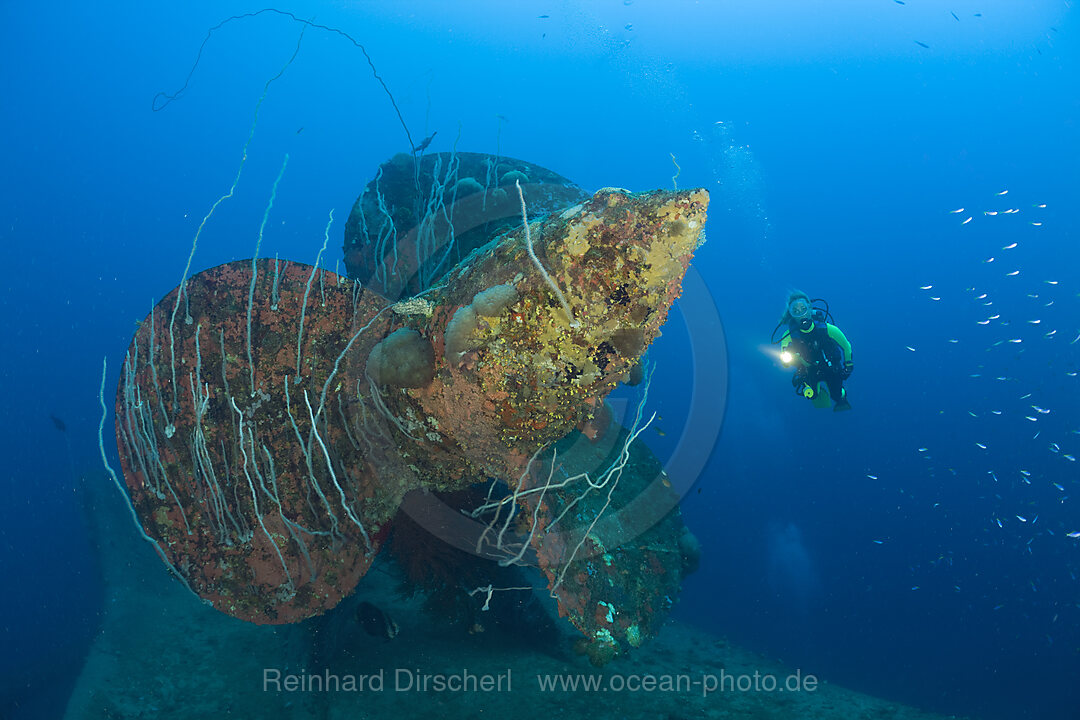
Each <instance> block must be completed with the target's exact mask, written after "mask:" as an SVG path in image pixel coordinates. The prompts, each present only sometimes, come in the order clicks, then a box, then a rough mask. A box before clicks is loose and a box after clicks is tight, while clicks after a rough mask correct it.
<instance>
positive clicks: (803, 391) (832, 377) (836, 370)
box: [772, 291, 855, 411]
mask: <svg viewBox="0 0 1080 720" xmlns="http://www.w3.org/2000/svg"><path fill="white" fill-rule="evenodd" d="M815 303H824V305H825V307H824V308H821V307H816V306H815ZM830 320H832V314H831V313H830V312H829V304H828V303H827V302H825V301H824V300H822V299H821V298H815V299H813V300H811V299H810V297H809V296H808V295H807V294H806V293H802V292H798V291H795V292H793V293H791V295H790V296H788V301H787V307H786V308H785V309H784V316H783V317H782V318H781V319H780V322H779V323H778V324H777V326H776V328H775V329H774V330H773V335H772V341H773V343H780V360H781V362H783V363H784V367H794V368H795V374H794V375H793V376H792V378H791V384H792V385H793V386H794V387H795V392H797V393H798V394H800V395H802V396H803V397H805V398H806V399H808V400H810V401H812V402H813V404H814V406H815V407H823V408H824V407H828V406H829V401H830V399H831V400H834V401H835V402H836V404H835V405H834V406H833V410H834V411H841V410H850V409H851V403H850V402H848V399H847V390H845V389H844V381H845V380H847V379H848V377H850V376H851V373H852V371H853V370H854V369H855V363H854V362H853V361H852V359H851V343H849V342H848V339H847V338H846V337H844V333H842V332H840V328H838V327H836V326H835V325H833V324H832V323H831V322H829V321H830ZM781 328H786V330H785V331H784V334H783V335H782V336H781V337H780V339H779V340H777V339H776V333H777V331H779V330H780V329H781Z"/></svg>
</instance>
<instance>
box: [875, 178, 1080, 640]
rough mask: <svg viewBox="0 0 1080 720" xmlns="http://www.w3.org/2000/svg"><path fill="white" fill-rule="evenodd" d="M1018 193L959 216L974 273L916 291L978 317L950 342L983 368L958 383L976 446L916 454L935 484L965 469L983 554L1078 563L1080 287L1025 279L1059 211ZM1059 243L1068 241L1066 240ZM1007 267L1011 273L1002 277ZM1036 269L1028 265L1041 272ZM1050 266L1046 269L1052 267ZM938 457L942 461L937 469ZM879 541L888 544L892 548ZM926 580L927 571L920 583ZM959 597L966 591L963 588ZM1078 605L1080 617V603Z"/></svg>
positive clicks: (1069, 566)
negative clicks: (1051, 556)
mask: <svg viewBox="0 0 1080 720" xmlns="http://www.w3.org/2000/svg"><path fill="white" fill-rule="evenodd" d="M1018 195H1019V196H1021V197H1022V196H1023V192H1022V191H1019V192H1014V193H1012V194H1010V192H1009V189H1001V190H1000V191H997V192H994V193H992V194H989V195H988V196H987V197H984V198H982V199H978V200H977V201H976V203H975V206H976V207H979V206H982V208H981V209H978V210H977V211H975V212H972V211H971V210H969V209H968V208H970V207H971V205H970V204H968V205H966V206H961V207H953V208H951V209H948V210H947V211H946V213H945V217H946V218H948V219H949V224H950V225H951V226H952V227H954V228H956V230H955V232H957V233H959V235H958V236H957V247H958V248H963V252H967V253H970V260H969V262H970V266H969V267H970V272H968V273H957V272H953V273H949V274H948V275H944V276H942V277H933V276H927V277H925V278H924V279H923V282H922V283H921V284H916V285H915V287H917V288H918V290H917V291H913V292H915V294H917V295H918V296H921V297H922V298H925V299H926V300H929V301H931V302H932V303H936V304H930V303H928V305H929V306H930V307H933V308H939V307H941V308H943V307H948V308H949V309H950V311H951V313H950V317H949V320H950V321H952V320H953V319H955V318H956V317H957V316H962V317H966V318H968V322H970V323H971V325H970V326H968V327H971V328H972V330H971V331H966V330H963V329H958V330H955V331H954V332H957V333H958V334H957V335H956V336H954V337H951V338H942V341H943V342H947V343H948V345H952V346H955V345H960V346H961V347H964V348H967V349H968V350H970V351H971V357H972V358H974V367H971V366H970V365H969V366H968V367H965V368H964V370H963V375H961V377H959V378H956V380H955V384H956V386H957V392H958V397H964V398H967V400H964V401H963V402H965V403H970V405H969V407H967V408H962V409H961V411H960V413H959V415H960V417H958V418H956V419H955V423H956V425H957V428H956V436H957V437H966V438H972V439H970V440H969V442H968V443H966V444H963V443H960V444H958V443H952V444H951V445H950V444H948V443H947V441H946V440H945V439H943V438H934V439H933V440H934V441H933V442H930V443H927V444H925V445H923V446H919V447H916V448H915V453H916V454H917V455H916V456H917V457H918V458H919V459H920V460H921V461H923V462H925V463H926V465H927V472H928V473H929V474H930V476H931V477H939V476H941V475H942V468H941V466H940V465H939V464H938V463H939V462H940V464H941V465H944V464H945V463H950V464H953V465H954V467H947V468H946V469H947V471H948V473H949V478H950V480H949V482H951V483H955V482H964V483H967V484H966V485H965V487H968V488H970V490H971V494H972V505H973V506H975V507H978V508H981V509H982V510H983V517H984V520H983V523H984V525H983V529H982V530H980V531H978V532H979V536H980V537H979V538H978V541H979V542H980V543H981V544H984V545H986V546H987V547H993V548H1001V549H1006V548H1007V549H1009V550H1011V551H1014V552H1016V553H1019V554H1021V555H1035V554H1037V553H1039V552H1040V550H1042V549H1050V550H1053V551H1055V552H1064V553H1068V554H1066V555H1065V556H1064V557H1067V558H1068V557H1080V544H1075V543H1078V542H1080V508H1078V507H1076V503H1080V498H1077V499H1074V498H1073V497H1072V494H1073V493H1074V492H1077V491H1078V488H1080V467H1078V466H1076V465H1075V464H1074V463H1075V462H1076V452H1077V450H1080V412H1077V410H1076V405H1077V402H1076V401H1077V399H1078V398H1080V385H1077V383H1078V382H1080V377H1078V375H1080V348H1070V347H1069V346H1070V345H1076V344H1077V343H1078V342H1080V309H1078V298H1080V277H1077V279H1076V280H1071V279H1070V278H1066V277H1055V276H1051V277H1046V276H1041V277H1040V276H1039V275H1038V274H1037V273H1036V272H1035V271H1033V270H1030V269H1025V260H1026V259H1028V258H1040V257H1041V258H1045V257H1046V256H1047V252H1048V251H1050V250H1052V248H1050V247H1048V245H1047V243H1048V242H1049V241H1048V239H1047V238H1049V237H1050V235H1047V234H1046V233H1047V232H1048V230H1047V228H1046V226H1045V225H1044V223H1045V222H1046V220H1047V217H1048V216H1047V214H1046V213H1047V204H1046V203H1044V202H1039V201H1035V202H1032V201H1030V200H1026V201H1017V199H1016V198H1017V196H1018ZM953 223H955V224H953ZM960 228H962V230H961V229H960ZM1055 242H1061V240H1060V238H1058V239H1056V240H1055ZM991 252H997V253H1001V255H1000V256H995V255H991V254H990V253H991ZM995 260H1000V261H1001V262H997V263H995ZM1004 262H1008V265H1006V266H1005V267H1001V265H1002V264H1003V263H1004ZM1034 263H1035V261H1034V260H1032V262H1031V263H1030V264H1029V265H1028V267H1029V268H1032V267H1035V265H1034ZM1041 266H1042V267H1045V266H1046V265H1045V261H1044V262H1043V263H1042V265H1041ZM995 268H997V270H996V271H995ZM1060 270H1061V272H1062V273H1063V275H1064V273H1065V272H1068V269H1067V268H1066V267H1061V268H1060ZM956 278H963V279H956ZM1070 280H1071V281H1070ZM1062 306H1065V307H1062ZM990 308H993V309H992V310H991V309H990ZM1069 338H1072V339H1071V340H1069ZM972 343H974V347H971V344H972ZM896 347H897V349H899V350H908V351H911V352H914V351H915V347H914V346H913V345H905V344H903V343H902V342H901V343H898V345H897V346H896ZM920 348H921V349H925V350H926V352H929V353H931V354H934V353H938V352H940V351H939V350H938V349H937V348H932V347H927V348H922V345H921V344H920ZM950 352H956V351H954V350H950ZM939 367H941V368H942V369H941V372H946V373H949V372H952V370H951V366H950V365H948V364H945V363H943V364H941V365H939ZM965 376H966V377H965ZM950 380H951V378H950ZM948 404H949V403H948V399H946V400H945V401H944V403H943V404H942V406H937V407H935V408H934V412H935V413H940V414H942V415H952V414H955V410H954V409H953V408H949V407H948ZM927 439H930V438H927ZM913 447H914V446H913ZM965 448H967V449H965ZM932 449H933V451H934V454H940V455H941V457H942V459H941V460H934V458H933V456H932V455H931V450H932ZM865 475H866V477H867V478H868V479H870V480H878V478H879V477H881V478H882V480H881V481H880V482H881V483H888V482H890V479H889V473H888V472H886V468H874V467H867V468H866V472H865ZM894 482H895V481H894ZM900 492H901V493H903V492H904V490H902V489H901V490H900ZM943 504H944V505H946V507H943ZM947 505H948V503H946V502H945V501H944V499H942V502H933V504H932V506H933V508H935V509H939V510H943V511H949V510H950V508H949V507H947ZM871 540H872V542H873V543H875V544H882V540H881V539H880V538H877V539H875V538H873V537H871ZM1055 557H1058V556H1057V555H1055ZM952 562H953V557H952V554H951V553H948V552H946V553H943V554H942V556H941V557H939V558H938V559H937V560H935V561H934V562H932V563H928V564H923V563H919V564H918V568H919V571H920V574H921V572H922V571H924V570H925V568H926V567H928V566H936V565H937V564H939V563H946V564H949V565H951V564H952ZM1063 565H1064V567H1062V568H1061V573H1062V574H1064V576H1065V578H1064V580H1065V582H1072V583H1076V582H1077V580H1078V575H1080V561H1076V560H1073V561H1067V562H1066V563H1063ZM914 570H915V566H913V574H915V572H914ZM911 579H916V577H913V578H911ZM1047 582H1049V580H1048V579H1047V578H1045V577H1038V576H1037V577H1033V578H1029V579H1027V580H1026V584H1027V587H1029V588H1030V590H1031V592H1032V593H1033V594H1036V595H1035V597H1038V595H1037V593H1039V590H1040V587H1042V586H1045V584H1046V583H1047ZM920 587H922V585H913V586H911V589H912V590H918V589H919V588H920ZM955 589H956V591H957V592H960V591H961V589H960V587H959V586H957V587H956V588H955ZM983 600H984V601H985V602H987V603H988V604H987V607H991V606H992V608H993V609H994V610H999V609H1001V608H1003V607H1005V604H1004V603H1000V598H999V599H998V601H999V602H998V604H996V605H995V604H994V602H993V601H992V600H990V599H989V598H983ZM1033 602H1038V601H1037V600H1035V601H1033ZM1074 604H1075V609H1080V596H1077V597H1076V600H1075V603H1074ZM1056 609H1057V606H1056V605H1055V611H1056ZM1055 617H1056V615H1055ZM1048 639H1049V638H1048Z"/></svg>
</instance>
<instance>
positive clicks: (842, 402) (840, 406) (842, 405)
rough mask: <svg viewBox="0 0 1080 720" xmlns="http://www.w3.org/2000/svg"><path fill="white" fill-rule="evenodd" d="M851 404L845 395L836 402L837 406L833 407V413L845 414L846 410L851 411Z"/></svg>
mask: <svg viewBox="0 0 1080 720" xmlns="http://www.w3.org/2000/svg"><path fill="white" fill-rule="evenodd" d="M850 409H851V403H849V402H848V399H847V393H844V397H842V398H840V399H839V400H837V401H836V405H835V406H833V412H843V411H844V410H850Z"/></svg>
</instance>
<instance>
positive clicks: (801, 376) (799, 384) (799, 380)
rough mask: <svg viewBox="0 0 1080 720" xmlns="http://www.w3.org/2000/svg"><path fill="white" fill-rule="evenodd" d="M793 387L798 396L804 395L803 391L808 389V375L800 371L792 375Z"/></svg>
mask: <svg viewBox="0 0 1080 720" xmlns="http://www.w3.org/2000/svg"><path fill="white" fill-rule="evenodd" d="M791 387H793V388H795V394H796V395H802V394H803V389H804V388H806V387H807V385H806V373H805V372H803V371H801V370H800V371H799V372H797V373H795V374H794V375H792V376H791Z"/></svg>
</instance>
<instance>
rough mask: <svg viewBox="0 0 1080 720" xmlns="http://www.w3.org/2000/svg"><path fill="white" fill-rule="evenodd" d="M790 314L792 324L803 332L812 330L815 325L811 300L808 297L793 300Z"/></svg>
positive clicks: (789, 307) (789, 308) (789, 310)
mask: <svg viewBox="0 0 1080 720" xmlns="http://www.w3.org/2000/svg"><path fill="white" fill-rule="evenodd" d="M788 315H790V316H791V324H792V326H793V327H797V328H799V330H802V331H803V332H810V329H811V328H813V327H814V318H813V316H812V311H811V309H810V302H809V301H808V300H807V299H806V298H802V297H799V298H795V299H794V300H792V301H791V303H790V304H789V305H788Z"/></svg>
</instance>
